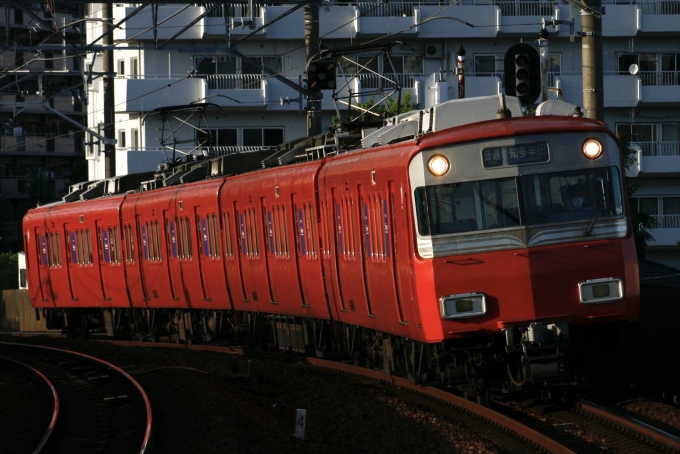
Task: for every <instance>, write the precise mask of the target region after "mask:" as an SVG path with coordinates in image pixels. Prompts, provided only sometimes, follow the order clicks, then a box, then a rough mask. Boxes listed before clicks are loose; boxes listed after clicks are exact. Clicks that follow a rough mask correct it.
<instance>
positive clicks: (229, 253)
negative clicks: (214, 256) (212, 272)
mask: <svg viewBox="0 0 680 454" xmlns="http://www.w3.org/2000/svg"><path fill="white" fill-rule="evenodd" d="M224 255H225V257H228V258H230V259H231V258H234V245H233V243H232V238H231V213H227V212H225V213H224Z"/></svg>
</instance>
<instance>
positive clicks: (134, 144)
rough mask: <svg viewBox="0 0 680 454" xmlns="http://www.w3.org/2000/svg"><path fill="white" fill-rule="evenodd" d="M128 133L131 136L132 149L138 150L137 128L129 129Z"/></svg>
mask: <svg viewBox="0 0 680 454" xmlns="http://www.w3.org/2000/svg"><path fill="white" fill-rule="evenodd" d="M130 134H131V136H132V143H131V144H130V145H131V146H132V149H133V150H139V129H133V130H131V131H130Z"/></svg>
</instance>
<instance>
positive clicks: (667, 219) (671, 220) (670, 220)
mask: <svg viewBox="0 0 680 454" xmlns="http://www.w3.org/2000/svg"><path fill="white" fill-rule="evenodd" d="M650 217H651V218H652V221H653V226H654V227H652V228H654V229H680V214H656V215H652V216H650Z"/></svg>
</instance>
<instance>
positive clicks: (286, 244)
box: [281, 205, 290, 257]
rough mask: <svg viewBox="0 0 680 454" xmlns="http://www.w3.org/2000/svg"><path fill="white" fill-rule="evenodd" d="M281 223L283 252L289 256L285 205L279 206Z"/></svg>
mask: <svg viewBox="0 0 680 454" xmlns="http://www.w3.org/2000/svg"><path fill="white" fill-rule="evenodd" d="M281 224H283V229H282V233H283V246H284V247H283V252H284V254H285V256H286V257H290V243H289V240H288V220H287V217H286V205H282V206H281Z"/></svg>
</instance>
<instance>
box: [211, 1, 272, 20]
mask: <svg viewBox="0 0 680 454" xmlns="http://www.w3.org/2000/svg"><path fill="white" fill-rule="evenodd" d="M213 5H214V3H206V4H205V9H210V8H212V6H213ZM225 7H227V8H229V10H228V13H229V17H250V10H249V6H248V4H247V3H240V4H239V3H234V4H227V5H220V7H219V8H216V9H214V10H213V11H211V12H210V13H209V14H208V17H224V11H225ZM261 16H262V9H261V7H260V5H253V17H261Z"/></svg>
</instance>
